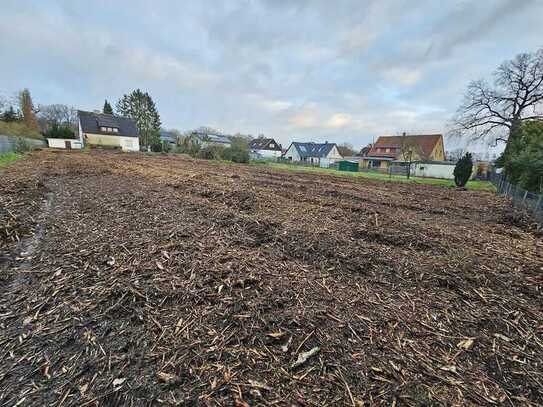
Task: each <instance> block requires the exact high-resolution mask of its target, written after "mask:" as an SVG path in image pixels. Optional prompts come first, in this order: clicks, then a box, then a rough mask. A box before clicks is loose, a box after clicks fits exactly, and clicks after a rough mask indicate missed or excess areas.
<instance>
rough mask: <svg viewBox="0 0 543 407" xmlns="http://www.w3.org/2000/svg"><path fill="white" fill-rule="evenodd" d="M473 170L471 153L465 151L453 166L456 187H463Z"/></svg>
mask: <svg viewBox="0 0 543 407" xmlns="http://www.w3.org/2000/svg"><path fill="white" fill-rule="evenodd" d="M472 171H473V159H472V158H471V153H466V154H465V155H464V156H463V157H462V158H461V159H460V160H458V162H457V163H456V166H455V167H454V172H453V175H454V183H455V184H456V186H457V187H464V186H465V185H466V184H467V183H468V181H469V178H470V177H471V172H472Z"/></svg>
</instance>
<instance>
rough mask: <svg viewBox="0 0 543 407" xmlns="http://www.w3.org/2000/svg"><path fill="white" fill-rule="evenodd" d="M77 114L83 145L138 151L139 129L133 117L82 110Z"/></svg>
mask: <svg viewBox="0 0 543 407" xmlns="http://www.w3.org/2000/svg"><path fill="white" fill-rule="evenodd" d="M77 115H78V117H79V139H80V140H81V141H82V143H83V144H84V145H89V146H105V147H110V148H119V149H121V150H123V151H139V149H140V143H139V131H138V126H137V125H136V122H135V121H134V120H133V119H130V118H128V117H121V116H114V115H112V114H104V113H94V112H85V111H82V110H78V111H77Z"/></svg>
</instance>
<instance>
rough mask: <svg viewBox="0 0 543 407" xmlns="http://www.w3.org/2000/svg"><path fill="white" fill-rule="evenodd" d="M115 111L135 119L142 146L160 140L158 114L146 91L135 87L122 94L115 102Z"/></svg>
mask: <svg viewBox="0 0 543 407" xmlns="http://www.w3.org/2000/svg"><path fill="white" fill-rule="evenodd" d="M116 111H117V113H118V114H119V115H121V116H125V117H130V118H132V119H134V120H135V121H136V124H137V126H138V130H139V132H140V144H141V145H142V146H146V147H147V146H151V145H153V144H156V143H159V142H160V136H159V131H160V126H161V122H160V115H159V114H158V111H157V108H156V106H155V102H153V99H152V98H151V96H149V94H148V93H147V92H142V91H141V90H139V89H136V90H134V91H132V92H131V93H129V94H128V95H124V96H123V97H122V98H121V99H120V100H119V101H118V102H117V105H116Z"/></svg>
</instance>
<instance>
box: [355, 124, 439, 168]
mask: <svg viewBox="0 0 543 407" xmlns="http://www.w3.org/2000/svg"><path fill="white" fill-rule="evenodd" d="M444 160H445V148H444V145H443V136H442V135H441V134H423V135H405V133H404V135H402V136H381V137H379V138H378V139H377V141H376V142H375V143H374V144H373V145H372V146H371V148H370V149H369V151H368V152H367V153H366V155H365V156H364V159H363V160H362V167H363V168H376V169H381V170H385V171H386V170H387V169H388V167H389V166H390V165H391V164H392V163H393V162H396V163H398V162H400V163H406V162H414V161H444Z"/></svg>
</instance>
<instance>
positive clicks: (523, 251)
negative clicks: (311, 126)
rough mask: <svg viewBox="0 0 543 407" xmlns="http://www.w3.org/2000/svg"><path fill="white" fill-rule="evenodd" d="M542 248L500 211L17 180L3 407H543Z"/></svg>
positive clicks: (1, 314)
mask: <svg viewBox="0 0 543 407" xmlns="http://www.w3.org/2000/svg"><path fill="white" fill-rule="evenodd" d="M542 288H543V243H542V241H541V237H539V236H537V235H536V234H535V233H534V232H532V229H531V227H530V225H529V223H528V222H527V221H526V219H524V218H523V217H521V216H519V215H518V214H515V213H512V212H511V210H510V209H509V206H508V204H507V202H506V201H504V200H502V199H500V198H497V197H496V196H495V195H493V194H492V193H489V192H474V191H460V190H454V189H448V188H443V187H436V186H427V185H411V184H402V183H380V182H378V181H371V180H368V179H351V178H346V177H338V176H328V175H316V174H304V173H294V172H281V171H278V170H272V169H270V168H269V167H266V166H248V165H235V164H222V163H216V162H208V161H202V160H191V159H188V158H184V157H181V156H166V155H152V156H151V155H142V154H121V153H113V152H95V151H93V152H91V153H81V152H54V151H40V152H34V153H32V154H31V155H30V156H29V157H27V158H26V159H23V160H20V161H18V162H16V163H14V164H12V165H10V166H8V167H6V168H3V169H0V406H13V405H18V406H26V405H51V406H53V405H54V406H61V405H62V406H84V405H87V406H93V405H105V406H108V405H119V406H121V405H122V406H124V405H127V406H130V405H134V406H139V405H161V404H162V405H187V406H192V405H194V406H196V405H209V406H214V405H227V406H228V405H236V406H255V405H282V406H283V405H288V406H325V405H326V406H341V405H351V406H362V405H398V406H400V405H444V404H446V405H541V404H543V393H542V389H543V297H542Z"/></svg>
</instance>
